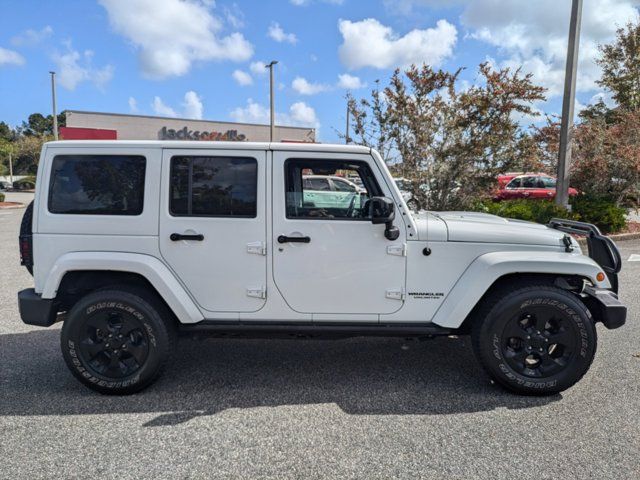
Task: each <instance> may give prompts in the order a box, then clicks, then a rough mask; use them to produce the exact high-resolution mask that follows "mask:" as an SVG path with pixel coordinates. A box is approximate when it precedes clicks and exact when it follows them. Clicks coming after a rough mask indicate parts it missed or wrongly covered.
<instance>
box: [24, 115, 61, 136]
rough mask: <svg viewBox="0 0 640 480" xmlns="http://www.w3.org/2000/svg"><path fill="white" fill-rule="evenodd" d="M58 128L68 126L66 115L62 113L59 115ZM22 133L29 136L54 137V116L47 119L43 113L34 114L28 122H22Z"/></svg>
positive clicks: (48, 116)
mask: <svg viewBox="0 0 640 480" xmlns="http://www.w3.org/2000/svg"><path fill="white" fill-rule="evenodd" d="M57 117H58V126H59V127H64V126H65V125H66V121H67V120H66V118H67V116H66V114H65V112H62V113H60V114H58V115H57ZM21 133H22V134H23V135H27V136H37V135H53V115H47V116H46V117H45V116H44V115H42V114H41V113H32V114H31V115H29V118H28V120H27V121H26V122H22V127H21Z"/></svg>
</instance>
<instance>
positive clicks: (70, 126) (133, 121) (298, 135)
mask: <svg viewBox="0 0 640 480" xmlns="http://www.w3.org/2000/svg"><path fill="white" fill-rule="evenodd" d="M66 117H67V122H66V123H67V125H66V127H61V128H60V136H61V137H62V138H63V139H66V140H90V139H95V140H192V141H193V140H204V141H211V140H213V141H215V140H225V141H239V142H242V141H250V142H268V141H269V137H270V127H269V125H258V124H253V123H232V122H213V121H208V120H189V119H186V118H166V117H153V116H146V115H125V114H120V113H99V112H82V111H77V110H67V111H66ZM315 139H316V131H315V129H314V128H301V127H284V126H279V125H276V127H275V132H274V141H276V142H315Z"/></svg>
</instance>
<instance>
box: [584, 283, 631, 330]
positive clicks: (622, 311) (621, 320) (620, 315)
mask: <svg viewBox="0 0 640 480" xmlns="http://www.w3.org/2000/svg"><path fill="white" fill-rule="evenodd" d="M584 293H586V294H587V304H588V305H587V306H588V307H589V310H590V311H591V314H592V315H593V317H594V318H595V320H596V321H598V322H602V323H603V324H604V326H605V327H607V328H608V329H609V330H612V329H614V328H619V327H621V326H622V325H624V324H625V322H626V320H627V307H626V306H624V305H623V304H622V302H620V300H618V295H616V294H615V293H613V292H612V291H611V290H606V289H602V288H593V287H587V288H585V290H584Z"/></svg>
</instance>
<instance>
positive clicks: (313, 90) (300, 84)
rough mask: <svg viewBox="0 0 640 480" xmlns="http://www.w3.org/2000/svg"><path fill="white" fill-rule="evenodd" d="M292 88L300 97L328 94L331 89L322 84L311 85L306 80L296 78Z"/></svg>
mask: <svg viewBox="0 0 640 480" xmlns="http://www.w3.org/2000/svg"><path fill="white" fill-rule="evenodd" d="M291 88H293V89H294V90H295V91H296V92H298V93H299V94H300V95H315V94H317V93H321V92H326V91H327V90H329V89H330V88H331V87H329V86H328V85H324V84H321V83H310V82H309V81H307V79H305V78H302V77H296V78H295V79H294V80H293V82H291Z"/></svg>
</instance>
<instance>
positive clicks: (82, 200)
mask: <svg viewBox="0 0 640 480" xmlns="http://www.w3.org/2000/svg"><path fill="white" fill-rule="evenodd" d="M145 171H146V158H145V157H143V156H141V155H57V156H55V157H54V158H53V162H52V167H51V180H50V183H49V205H48V207H49V211H50V212H51V213H57V214H75V215H140V214H141V213H142V210H143V206H144V179H145Z"/></svg>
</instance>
